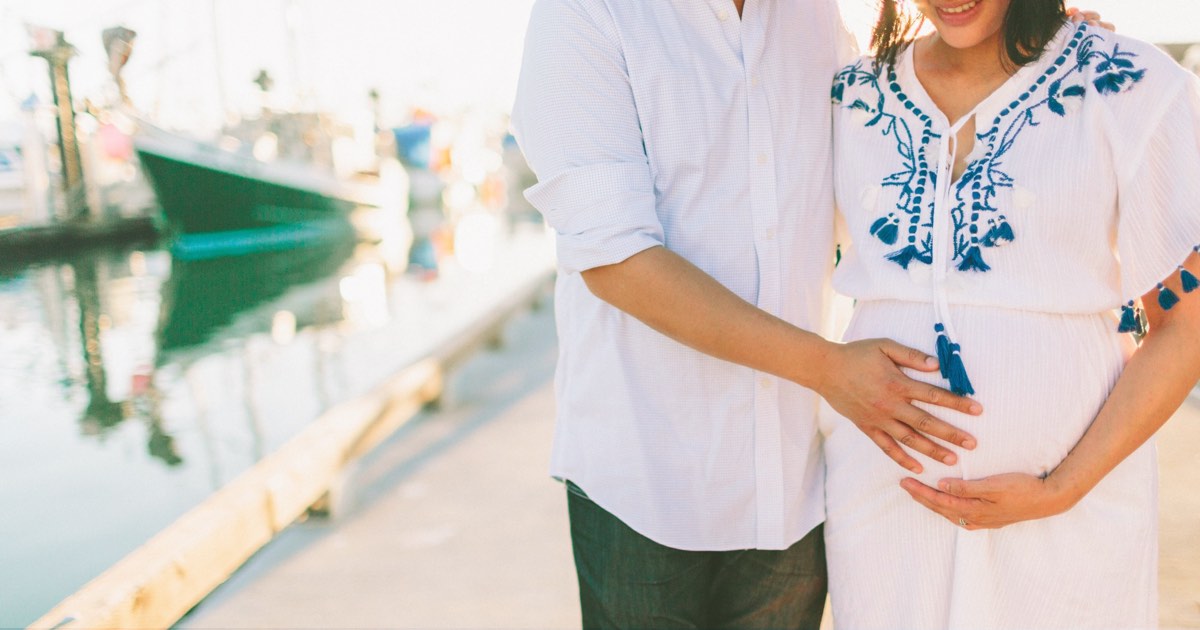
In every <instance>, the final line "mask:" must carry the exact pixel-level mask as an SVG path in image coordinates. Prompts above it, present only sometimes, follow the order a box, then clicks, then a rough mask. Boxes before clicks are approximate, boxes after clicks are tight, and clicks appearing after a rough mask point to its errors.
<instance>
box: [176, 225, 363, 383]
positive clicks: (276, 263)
mask: <svg viewBox="0 0 1200 630" xmlns="http://www.w3.org/2000/svg"><path fill="white" fill-rule="evenodd" d="M354 248H355V242H354V239H353V238H351V237H345V238H338V239H333V240H331V241H328V242H322V243H318V244H315V245H311V246H308V247H302V248H296V249H290V250H283V251H268V252H259V253H253V254H247V255H243V256H233V257H225V258H215V259H211V260H188V261H182V260H176V261H175V262H174V263H173V265H172V269H171V276H170V279H168V280H167V282H166V285H165V286H164V287H163V290H162V295H163V310H162V312H163V320H162V325H161V327H160V329H159V332H158V341H159V346H160V348H161V351H162V354H161V356H160V359H159V362H160V363H164V362H166V361H168V360H169V359H170V358H171V356H172V355H173V354H174V353H176V352H177V351H180V350H184V349H188V348H194V347H196V346H199V345H201V344H204V343H206V342H209V341H212V338H213V337H214V336H219V334H220V333H224V334H225V335H227V336H231V337H236V336H239V335H244V334H247V333H250V332H264V331H275V330H276V329H277V328H278V327H279V326H280V324H282V323H284V322H277V321H276V319H277V318H278V317H280V315H278V313H288V315H285V316H282V317H285V318H288V319H285V320H284V321H290V324H289V326H290V328H291V331H292V335H293V336H294V333H295V329H296V327H297V326H308V325H314V324H326V323H331V322H336V321H339V320H340V319H341V317H342V314H341V305H340V304H339V303H337V300H336V296H329V295H315V296H313V295H308V296H304V297H303V298H301V299H300V302H301V303H297V304H288V305H287V306H286V310H278V309H268V310H267V311H266V312H259V311H256V310H255V308H256V307H258V306H259V305H262V304H266V303H268V302H271V301H272V300H275V299H276V298H279V297H280V296H282V295H283V294H284V293H285V292H287V291H288V289H289V288H291V287H293V286H296V285H301V284H306V283H310V282H314V281H316V280H319V279H322V278H325V277H328V276H330V275H333V274H334V273H335V272H337V271H338V269H340V268H341V267H342V265H343V264H344V263H345V262H346V261H347V260H348V259H349V258H350V256H351V255H352V254H353V253H354ZM247 311H253V315H252V316H251V318H250V320H249V321H245V320H244V319H242V318H239V315H241V314H243V313H245V312H247ZM296 313H301V314H302V315H301V317H303V319H302V320H301V319H298V317H297V314H296Z"/></svg>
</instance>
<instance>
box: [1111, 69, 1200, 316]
mask: <svg viewBox="0 0 1200 630" xmlns="http://www.w3.org/2000/svg"><path fill="white" fill-rule="evenodd" d="M1182 83H1183V85H1180V86H1179V89H1178V90H1176V91H1175V94H1174V96H1168V98H1166V100H1165V101H1162V100H1160V101H1159V102H1158V105H1159V108H1158V112H1159V113H1158V116H1157V117H1154V116H1153V112H1150V114H1151V115H1150V116H1149V117H1148V118H1149V119H1150V120H1154V121H1155V122H1152V123H1151V124H1150V127H1149V129H1148V131H1147V127H1146V123H1145V122H1144V121H1142V122H1141V123H1140V124H1139V123H1138V122H1136V121H1129V123H1128V124H1130V125H1131V128H1136V127H1140V128H1141V129H1142V130H1143V133H1142V134H1141V138H1140V141H1138V142H1133V143H1129V144H1127V145H1126V151H1123V152H1122V153H1123V155H1121V154H1118V158H1117V159H1118V164H1117V167H1118V169H1117V170H1118V174H1119V180H1118V181H1119V199H1120V201H1119V207H1118V212H1119V220H1118V223H1117V255H1118V256H1119V258H1120V265H1121V295H1122V296H1123V300H1122V301H1123V303H1125V304H1126V305H1127V306H1126V307H1125V309H1126V312H1128V310H1129V307H1131V306H1132V305H1131V304H1130V302H1132V301H1135V300H1137V299H1138V298H1140V297H1142V296H1144V295H1146V294H1149V293H1151V292H1155V291H1156V289H1157V292H1156V296H1155V297H1156V298H1157V299H1158V301H1159V303H1160V304H1161V305H1162V306H1163V307H1164V308H1168V309H1169V308H1170V307H1171V306H1174V304H1175V303H1177V302H1178V301H1179V300H1180V299H1183V298H1185V297H1189V296H1187V294H1188V293H1193V292H1194V291H1196V290H1197V286H1196V285H1197V283H1196V278H1195V277H1194V276H1192V275H1191V274H1190V273H1187V272H1185V271H1184V270H1183V269H1182V267H1181V265H1182V264H1183V262H1184V261H1185V260H1187V258H1188V256H1189V255H1191V254H1192V252H1193V251H1200V250H1198V249H1197V246H1198V245H1200V80H1197V78H1196V77H1192V76H1190V75H1189V76H1188V77H1187V78H1186V79H1185V80H1184V81H1183V82H1182ZM1118 124H1121V123H1120V122H1118ZM1190 297H1191V299H1200V292H1196V293H1194V294H1193V295H1192V296H1190ZM1126 323H1127V322H1126ZM1123 328H1127V326H1123Z"/></svg>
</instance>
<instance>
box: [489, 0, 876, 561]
mask: <svg viewBox="0 0 1200 630" xmlns="http://www.w3.org/2000/svg"><path fill="white" fill-rule="evenodd" d="M852 53H853V50H852V45H851V44H850V43H849V36H848V35H847V34H846V32H845V29H844V27H843V26H842V24H841V18H840V16H839V15H838V11H837V6H836V4H835V0H747V1H746V5H745V8H744V11H743V15H742V16H741V19H740V20H739V19H738V13H737V10H736V8H735V7H734V5H733V3H732V2H731V1H730V0H539V2H538V3H537V4H536V5H535V7H534V10H533V17H532V20H531V23H530V28H529V34H528V36H527V40H526V49H525V60H524V66H523V68H522V72H521V80H520V86H519V90H518V96H517V102H516V104H515V106H514V110H513V120H512V122H513V130H514V132H515V134H516V136H517V139H518V143H519V144H520V145H521V147H522V149H523V150H524V152H525V155H526V157H527V158H528V160H529V163H530V165H531V166H532V168H533V170H534V172H535V173H536V174H537V176H538V181H539V183H538V184H537V185H536V186H534V187H533V188H530V189H529V191H528V192H527V193H526V194H527V196H528V198H529V200H530V201H531V202H532V203H533V205H534V206H536V207H537V208H538V210H540V211H541V212H542V214H543V215H544V216H545V217H546V220H547V222H548V223H549V224H550V226H551V227H552V228H553V229H554V230H555V231H556V233H557V241H558V260H559V267H560V269H559V272H560V273H559V279H558V287H557V297H556V309H557V317H558V332H559V340H560V344H561V351H560V357H559V365H558V373H557V379H556V381H557V382H556V389H557V396H558V419H557V425H556V431H555V440H554V451H553V456H552V463H551V473H552V474H553V475H554V476H555V477H558V478H561V479H569V480H571V481H573V482H575V483H576V484H578V485H579V486H580V487H581V488H582V489H583V490H584V491H585V492H587V493H588V495H589V496H590V497H591V498H592V500H593V501H595V502H596V503H597V504H599V505H600V506H601V507H603V508H605V509H607V510H608V511H609V512H611V513H613V514H614V515H616V516H617V517H618V518H620V519H621V520H622V521H624V522H625V523H626V524H628V525H629V526H630V527H632V528H633V529H635V530H636V531H638V532H640V533H642V534H643V535H645V536H647V537H649V538H651V539H653V540H655V541H657V542H659V543H661V544H664V545H667V546H670V547H674V548H678V549H688V550H708V551H718V550H731V549H748V548H758V549H784V548H787V547H789V546H790V545H791V544H792V543H794V542H796V541H797V540H799V539H800V538H802V537H803V536H804V535H805V534H806V533H808V532H809V531H810V530H811V529H812V528H813V527H815V526H816V525H818V524H819V523H820V522H821V521H822V520H823V518H824V508H823V496H824V491H823V487H822V486H823V464H822V461H821V455H820V444H819V437H818V435H817V430H816V413H817V398H816V396H815V394H813V393H812V392H811V391H809V390H806V389H804V388H801V387H799V386H797V385H794V384H792V383H790V382H787V381H782V380H780V379H777V378H776V377H774V376H771V375H769V374H763V373H757V372H755V371H753V370H751V369H749V368H745V367H742V366H738V365H734V364H731V363H728V362H725V361H721V360H718V359H715V358H712V357H710V356H707V355H704V354H702V353H699V352H696V351H694V350H691V349H689V348H687V347H686V346H684V345H681V344H679V343H677V342H675V341H672V340H671V339H668V338H667V337H665V336H663V335H661V334H659V333H657V332H655V331H654V330H652V329H650V328H649V327H647V326H645V325H644V324H642V323H641V322H639V321H638V320H636V319H634V318H633V317H631V316H629V315H627V314H625V313H624V312H622V311H620V310H618V309H616V308H614V307H612V306H611V305H609V304H607V303H605V302H603V301H601V300H599V299H598V298H596V297H595V296H594V295H592V293H591V292H589V291H588V288H587V286H586V285H585V284H584V282H583V279H582V277H581V275H580V272H582V271H586V270H588V269H591V268H594V267H599V266H604V265H611V264H615V263H619V262H621V261H623V260H625V259H627V258H629V257H630V256H633V255H635V254H637V253H639V252H641V251H643V250H646V249H648V248H651V247H656V246H664V247H666V248H668V249H670V250H671V251H673V252H675V253H677V254H679V255H681V256H683V257H684V258H686V259H688V260H689V261H691V262H692V263H693V264H695V265H696V266H698V267H699V268H700V269H702V270H704V271H705V272H707V273H708V274H710V275H711V276H713V277H714V278H716V279H717V280H718V281H719V282H721V283H722V284H724V285H725V286H726V287H728V288H729V289H730V290H732V291H733V292H734V293H736V294H737V295H739V296H741V297H742V298H744V299H745V300H747V301H748V302H750V303H752V304H755V305H757V306H758V307H759V308H761V309H763V310H765V311H767V312H769V313H771V314H774V315H776V316H779V317H781V318H783V319H784V320H787V321H789V322H791V323H793V324H796V325H797V326H800V327H802V328H805V329H808V330H814V331H820V330H821V329H822V328H823V313H824V307H825V305H826V295H827V286H828V282H827V280H828V276H829V273H830V271H831V268H832V264H833V217H834V209H833V192H832V176H831V168H830V161H831V146H830V142H831V139H830V136H831V134H830V120H831V112H830V107H831V105H830V86H831V83H832V78H833V75H834V73H835V72H836V70H837V69H838V67H839V60H844V59H846V58H848V57H849V56H851V55H852Z"/></svg>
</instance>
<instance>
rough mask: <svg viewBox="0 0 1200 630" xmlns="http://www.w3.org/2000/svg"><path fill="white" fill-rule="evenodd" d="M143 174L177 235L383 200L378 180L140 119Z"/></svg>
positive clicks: (332, 213)
mask: <svg viewBox="0 0 1200 630" xmlns="http://www.w3.org/2000/svg"><path fill="white" fill-rule="evenodd" d="M134 149H135V150H136V151H137V154H138V158H139V160H140V161H141V164H142V168H143V169H144V170H145V173H146V176H147V179H149V181H150V184H151V186H153V188H154V192H155V194H156V195H157V196H158V201H159V205H160V206H161V207H162V211H163V215H164V217H165V218H166V220H167V223H168V226H169V228H170V229H171V230H172V231H174V232H176V233H177V234H184V235H187V234H205V233H214V232H229V231H244V230H254V229H267V230H270V229H272V228H274V227H278V226H281V225H295V224H305V223H310V222H313V221H325V220H329V219H346V218H348V216H349V214H350V213H351V212H352V211H354V210H355V209H357V208H361V207H382V206H383V205H384V202H385V199H384V195H383V194H382V191H381V190H380V189H379V188H378V187H373V186H370V185H368V184H364V183H360V182H354V181H345V180H339V179H337V178H336V177H334V176H333V175H332V174H331V173H328V172H326V171H323V170H321V169H319V168H316V167H314V166H312V165H308V164H304V163H300V162H268V161H263V160H259V159H257V158H255V157H254V156H252V155H246V154H244V153H241V152H237V151H232V150H227V149H225V148H222V147H221V146H219V145H217V144H213V143H208V142H202V141H199V140H193V139H190V138H187V137H184V136H181V135H179V134H174V133H171V132H167V131H165V130H162V129H159V128H157V127H154V126H153V125H150V124H146V123H143V124H142V130H141V131H140V132H139V133H138V135H137V136H135V138H134Z"/></svg>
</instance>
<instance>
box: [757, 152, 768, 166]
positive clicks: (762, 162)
mask: <svg viewBox="0 0 1200 630" xmlns="http://www.w3.org/2000/svg"><path fill="white" fill-rule="evenodd" d="M758 164H759V165H760V166H766V164H767V154H766V153H759V154H758Z"/></svg>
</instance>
